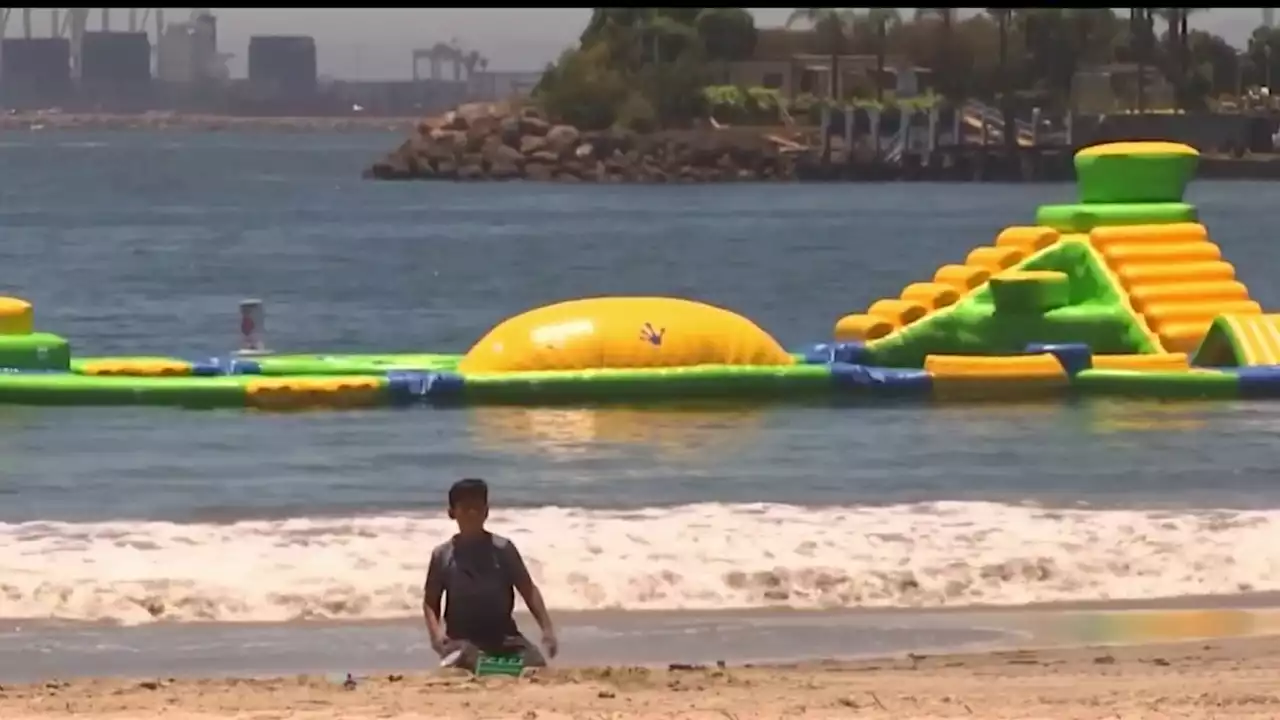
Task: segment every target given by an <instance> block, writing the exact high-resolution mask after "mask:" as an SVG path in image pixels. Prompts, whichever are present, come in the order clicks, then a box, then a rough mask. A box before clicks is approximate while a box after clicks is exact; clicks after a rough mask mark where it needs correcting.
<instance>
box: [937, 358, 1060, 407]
mask: <svg viewBox="0 0 1280 720" xmlns="http://www.w3.org/2000/svg"><path fill="white" fill-rule="evenodd" d="M924 370H925V372H927V373H929V377H930V378H932V379H933V395H934V398H935V399H938V400H979V399H986V400H1030V399H1034V398H1040V397H1044V396H1047V395H1060V394H1062V393H1063V392H1065V391H1066V389H1067V387H1068V386H1069V385H1070V382H1071V381H1070V378H1069V377H1068V376H1067V371H1066V369H1064V368H1063V366H1062V363H1061V362H1059V361H1058V359H1057V358H1056V357H1054V356H1053V355H1051V354H1049V353H1039V354H1035V355H1006V356H972V355H928V356H926V357H925V360H924Z"/></svg>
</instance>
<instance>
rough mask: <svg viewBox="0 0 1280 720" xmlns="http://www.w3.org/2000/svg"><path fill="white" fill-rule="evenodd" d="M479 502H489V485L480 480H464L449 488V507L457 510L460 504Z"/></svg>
mask: <svg viewBox="0 0 1280 720" xmlns="http://www.w3.org/2000/svg"><path fill="white" fill-rule="evenodd" d="M467 500H479V501H480V502H483V503H488V502H489V484H488V483H486V482H485V481H483V480H481V479H480V478H463V479H461V480H459V481H458V482H456V483H454V484H453V486H452V487H450V488H449V507H450V508H455V507H457V506H458V503H460V502H466V501H467Z"/></svg>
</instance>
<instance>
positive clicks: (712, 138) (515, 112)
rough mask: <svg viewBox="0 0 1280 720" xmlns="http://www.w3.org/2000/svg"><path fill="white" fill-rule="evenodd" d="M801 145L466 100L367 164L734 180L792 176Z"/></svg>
mask: <svg viewBox="0 0 1280 720" xmlns="http://www.w3.org/2000/svg"><path fill="white" fill-rule="evenodd" d="M802 152H803V147H802V146H801V145H798V144H796V143H794V142H792V141H789V140H786V139H783V138H780V137H775V136H771V135H768V134H765V133H762V132H760V131H759V130H747V129H741V130H738V129H732V128H707V129H701V130H682V131H663V132H654V133H635V132H630V131H626V130H618V129H613V130H607V131H601V132H582V131H580V130H578V129H577V128H574V127H571V126H569V125H557V124H554V123H551V122H548V121H547V120H546V119H545V118H544V117H542V115H540V114H539V113H538V111H537V110H536V109H534V108H531V107H525V108H510V107H508V106H505V105H503V104H491V103H471V104H468V105H463V106H461V107H459V108H458V109H457V110H454V111H452V112H449V113H445V114H444V115H443V116H440V117H438V118H430V119H427V120H423V121H422V122H421V123H419V125H418V127H417V130H416V131H415V132H414V133H412V135H411V136H410V138H409V139H408V140H406V141H405V142H404V143H403V144H401V145H400V147H398V148H396V149H395V150H394V151H392V152H391V153H390V154H388V155H387V156H386V157H385V158H383V159H382V160H379V161H378V162H376V163H374V164H373V165H372V166H371V167H369V168H368V169H367V170H366V171H365V176H366V177H370V178H376V179H380V180H455V181H483V180H534V181H557V182H613V183H618V182H642V183H662V182H734V181H759V180H772V181H777V180H789V179H793V178H794V177H795V176H796V165H797V162H798V157H799V156H800V155H801V153H802Z"/></svg>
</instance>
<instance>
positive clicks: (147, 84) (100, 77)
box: [76, 32, 151, 112]
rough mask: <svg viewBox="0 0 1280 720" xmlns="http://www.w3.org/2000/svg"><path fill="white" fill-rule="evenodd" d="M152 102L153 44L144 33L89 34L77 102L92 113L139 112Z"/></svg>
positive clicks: (82, 54) (83, 48)
mask: <svg viewBox="0 0 1280 720" xmlns="http://www.w3.org/2000/svg"><path fill="white" fill-rule="evenodd" d="M150 101H151V41H150V40H149V39H148V38H147V34H146V33H145V32H87V33H85V34H84V40H83V43H82V44H81V46H80V84H79V89H78V92H77V93H76V103H77V104H78V105H83V108H79V109H82V110H88V111H92V112H139V111H142V110H146V109H148V107H149V104H150Z"/></svg>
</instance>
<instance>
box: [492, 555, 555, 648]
mask: <svg viewBox="0 0 1280 720" xmlns="http://www.w3.org/2000/svg"><path fill="white" fill-rule="evenodd" d="M502 554H503V560H505V561H506V565H507V569H508V571H509V572H510V573H511V584H512V585H514V586H515V588H516V590H517V591H518V592H519V593H520V597H522V598H524V604H525V605H526V606H528V608H529V613H530V614H532V615H533V619H534V620H536V621H537V622H538V627H539V628H542V632H543V633H545V634H548V635H554V634H555V626H554V625H552V624H551V614H550V613H548V612H547V605H546V602H544V601H543V599H542V591H541V590H539V589H538V586H537V585H536V584H534V582H533V578H532V577H531V576H530V575H529V568H527V567H525V564H524V558H523V557H521V555H520V551H519V550H517V549H516V544H515V543H513V542H511V541H510V540H508V541H507V542H506V545H505V546H504V547H503V548H502Z"/></svg>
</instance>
